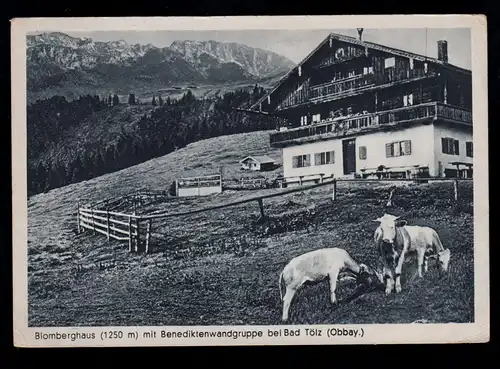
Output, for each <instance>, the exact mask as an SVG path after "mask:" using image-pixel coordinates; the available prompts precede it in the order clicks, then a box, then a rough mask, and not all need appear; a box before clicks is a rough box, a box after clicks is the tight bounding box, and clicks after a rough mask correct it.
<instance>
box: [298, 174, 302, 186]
mask: <svg viewBox="0 0 500 369" xmlns="http://www.w3.org/2000/svg"><path fill="white" fill-rule="evenodd" d="M299 186H302V176H299Z"/></svg>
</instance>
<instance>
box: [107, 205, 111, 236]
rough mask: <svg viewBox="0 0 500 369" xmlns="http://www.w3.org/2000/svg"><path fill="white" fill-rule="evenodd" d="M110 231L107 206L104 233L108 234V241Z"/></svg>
mask: <svg viewBox="0 0 500 369" xmlns="http://www.w3.org/2000/svg"><path fill="white" fill-rule="evenodd" d="M110 232H111V229H110V227H109V208H108V207H106V233H107V236H108V242H109V237H110Z"/></svg>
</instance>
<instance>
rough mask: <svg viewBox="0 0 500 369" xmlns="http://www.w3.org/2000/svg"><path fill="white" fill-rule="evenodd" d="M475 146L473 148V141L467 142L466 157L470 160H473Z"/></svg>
mask: <svg viewBox="0 0 500 369" xmlns="http://www.w3.org/2000/svg"><path fill="white" fill-rule="evenodd" d="M473 152H474V150H473V146H472V141H467V142H466V143H465V155H466V156H467V157H468V158H472V155H473Z"/></svg>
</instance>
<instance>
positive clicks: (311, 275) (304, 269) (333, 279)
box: [279, 247, 383, 322]
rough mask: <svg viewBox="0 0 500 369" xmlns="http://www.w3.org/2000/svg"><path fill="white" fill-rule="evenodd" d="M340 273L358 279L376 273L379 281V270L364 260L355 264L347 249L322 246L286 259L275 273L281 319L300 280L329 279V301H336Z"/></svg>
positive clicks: (285, 317) (301, 282) (363, 281)
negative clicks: (281, 302) (277, 275)
mask: <svg viewBox="0 0 500 369" xmlns="http://www.w3.org/2000/svg"><path fill="white" fill-rule="evenodd" d="M340 273H346V274H348V275H349V274H351V275H354V276H356V277H357V279H358V283H360V282H361V283H366V281H370V283H371V281H372V280H374V279H372V278H369V277H371V276H376V278H375V280H378V282H379V283H381V284H382V283H383V279H382V274H380V273H377V272H376V271H375V270H374V269H372V268H370V267H368V266H367V265H365V264H358V263H357V262H356V261H354V259H353V258H352V257H351V256H350V255H349V254H348V253H347V251H345V250H343V249H340V248H336V247H334V248H323V249H318V250H314V251H310V252H307V253H305V254H302V255H300V256H297V257H295V258H293V259H292V260H290V262H289V263H288V264H287V265H286V266H285V267H284V269H283V271H282V272H281V273H280V276H279V290H280V298H281V300H282V301H283V316H282V320H283V321H284V322H286V321H287V320H288V311H289V310H290V304H291V302H292V299H293V297H294V296H295V294H296V292H297V291H298V290H299V289H300V288H301V287H302V286H303V285H304V284H306V283H307V284H316V283H319V282H322V281H324V280H326V279H329V281H330V301H331V303H332V304H335V303H336V302H337V298H336V295H335V289H336V286H337V279H338V277H339V274H340ZM283 282H284V283H285V288H284V290H285V295H284V296H283V289H282V283H283Z"/></svg>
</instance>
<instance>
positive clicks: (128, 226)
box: [77, 178, 473, 253]
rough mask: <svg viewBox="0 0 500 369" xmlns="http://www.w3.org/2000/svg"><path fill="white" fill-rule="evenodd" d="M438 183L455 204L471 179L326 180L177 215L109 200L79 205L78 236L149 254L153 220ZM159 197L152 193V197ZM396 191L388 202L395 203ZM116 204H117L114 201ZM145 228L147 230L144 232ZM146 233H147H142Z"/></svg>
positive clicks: (262, 207) (263, 215)
mask: <svg viewBox="0 0 500 369" xmlns="http://www.w3.org/2000/svg"><path fill="white" fill-rule="evenodd" d="M423 180H424V181H436V182H450V181H451V182H453V198H454V200H455V201H458V199H459V186H458V182H472V181H473V179H472V178H459V179H458V178H418V179H383V180H378V179H335V178H333V179H324V180H323V181H321V182H320V183H316V184H313V185H303V186H297V187H293V188H291V189H287V190H282V191H279V192H273V193H269V194H264V195H260V196H255V197H252V198H248V199H242V200H237V201H233V202H229V203H226V204H221V205H214V206H208V207H205V208H200V209H194V210H189V211H183V212H176V213H169V212H163V213H156V214H144V215H138V214H136V213H135V212H134V213H132V214H125V213H120V212H116V211H111V210H109V209H102V208H97V207H98V206H108V205H109V204H111V203H112V202H111V201H109V200H105V201H100V202H98V203H95V204H92V205H84V206H80V204H78V212H77V223H78V232H79V233H80V232H82V231H84V230H89V231H92V232H93V233H96V232H97V233H101V234H103V235H105V236H106V237H107V238H108V241H109V240H110V239H114V240H117V241H128V249H129V252H146V253H148V252H149V251H150V246H151V245H150V243H151V234H152V232H153V227H152V221H153V220H154V219H164V218H172V217H179V216H185V215H192V214H197V213H202V212H207V211H213V210H217V209H223V208H227V207H231V206H236V205H241V204H245V203H249V202H254V201H255V202H257V204H258V205H259V210H260V216H261V217H265V211H264V202H263V200H264V199H269V198H273V197H278V196H283V195H287V194H291V193H295V192H303V191H307V190H311V189H314V188H319V187H323V186H332V195H331V199H332V200H333V201H336V200H337V184H338V182H354V183H369V182H372V183H373V182H375V183H381V182H421V181H423ZM155 195H156V196H159V194H158V193H156V194H155V193H151V196H153V197H155ZM392 195H393V191H391V196H390V198H389V201H391V200H392ZM115 201H116V200H115ZM144 226H145V229H144ZM143 232H144V233H143Z"/></svg>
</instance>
